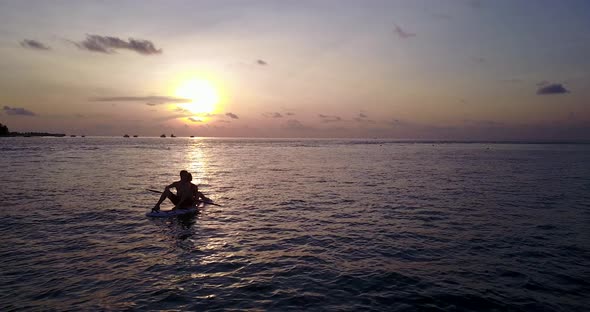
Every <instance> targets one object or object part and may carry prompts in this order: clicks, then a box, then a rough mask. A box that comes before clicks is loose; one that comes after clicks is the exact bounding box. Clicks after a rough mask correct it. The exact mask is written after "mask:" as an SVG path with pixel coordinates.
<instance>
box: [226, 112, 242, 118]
mask: <svg viewBox="0 0 590 312" xmlns="http://www.w3.org/2000/svg"><path fill="white" fill-rule="evenodd" d="M225 116H227V117H229V118H231V119H240V117H238V115H236V114H234V113H226V114H225Z"/></svg>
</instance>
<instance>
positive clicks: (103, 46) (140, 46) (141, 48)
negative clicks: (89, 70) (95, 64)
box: [74, 35, 162, 55]
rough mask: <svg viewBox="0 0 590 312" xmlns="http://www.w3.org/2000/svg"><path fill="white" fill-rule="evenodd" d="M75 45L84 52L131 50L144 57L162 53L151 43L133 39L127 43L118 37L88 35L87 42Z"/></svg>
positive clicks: (107, 52)
mask: <svg viewBox="0 0 590 312" xmlns="http://www.w3.org/2000/svg"><path fill="white" fill-rule="evenodd" d="M74 44H75V45H76V46H77V47H78V48H80V49H83V50H88V51H92V52H100V53H106V54H111V53H115V50H116V49H126V50H131V51H135V52H137V53H139V54H143V55H152V54H161V53H162V49H156V47H155V46H154V44H153V43H152V42H151V41H149V40H142V39H133V38H129V41H125V40H123V39H120V38H117V37H110V36H99V35H86V40H84V41H81V42H74Z"/></svg>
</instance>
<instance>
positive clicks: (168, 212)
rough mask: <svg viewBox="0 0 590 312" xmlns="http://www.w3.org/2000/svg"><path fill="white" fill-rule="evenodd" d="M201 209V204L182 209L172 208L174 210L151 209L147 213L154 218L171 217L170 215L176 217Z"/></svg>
mask: <svg viewBox="0 0 590 312" xmlns="http://www.w3.org/2000/svg"><path fill="white" fill-rule="evenodd" d="M198 210H199V206H193V207H187V208H180V209H172V210H160V211H150V212H148V213H146V214H145V215H146V216H147V217H153V218H169V217H176V216H182V215H186V214H191V213H195V212H197V211H198Z"/></svg>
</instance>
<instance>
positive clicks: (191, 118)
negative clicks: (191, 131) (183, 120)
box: [188, 117, 203, 122]
mask: <svg viewBox="0 0 590 312" xmlns="http://www.w3.org/2000/svg"><path fill="white" fill-rule="evenodd" d="M188 120H190V121H192V122H203V121H202V120H201V119H198V118H195V117H189V118H188Z"/></svg>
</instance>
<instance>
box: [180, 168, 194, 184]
mask: <svg viewBox="0 0 590 312" xmlns="http://www.w3.org/2000/svg"><path fill="white" fill-rule="evenodd" d="M190 177H191V175H190V173H188V171H186V170H181V171H180V180H181V181H184V182H187V181H190V180H189V178H190Z"/></svg>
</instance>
